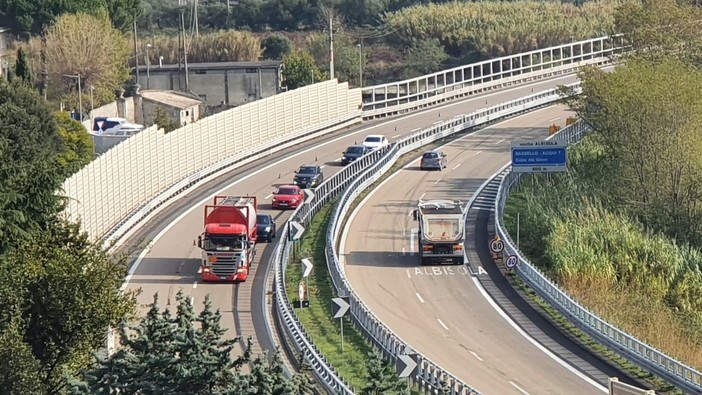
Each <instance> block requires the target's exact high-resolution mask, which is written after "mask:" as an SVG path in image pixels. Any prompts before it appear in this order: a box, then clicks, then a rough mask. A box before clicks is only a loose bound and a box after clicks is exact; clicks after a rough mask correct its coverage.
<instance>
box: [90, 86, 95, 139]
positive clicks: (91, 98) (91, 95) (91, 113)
mask: <svg viewBox="0 0 702 395" xmlns="http://www.w3.org/2000/svg"><path fill="white" fill-rule="evenodd" d="M94 90H95V87H94V86H92V85H90V127H91V128H92V127H93V126H92V125H93V123H94V122H93V110H94V109H95V108H94V107H93V91H94Z"/></svg>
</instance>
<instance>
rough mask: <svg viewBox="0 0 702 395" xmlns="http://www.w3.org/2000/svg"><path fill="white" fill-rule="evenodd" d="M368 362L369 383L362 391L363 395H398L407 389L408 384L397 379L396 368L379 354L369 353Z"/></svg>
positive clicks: (375, 352)
mask: <svg viewBox="0 0 702 395" xmlns="http://www.w3.org/2000/svg"><path fill="white" fill-rule="evenodd" d="M368 360H369V363H368V383H367V384H366V386H365V387H363V388H362V389H361V394H362V395H385V394H398V393H401V392H402V391H403V389H405V388H407V383H405V382H403V381H402V380H400V379H399V378H398V377H397V374H396V373H395V368H394V367H393V366H392V365H391V364H390V363H389V362H388V361H386V360H385V359H383V356H382V355H381V354H380V353H379V352H377V351H372V352H369V353H368Z"/></svg>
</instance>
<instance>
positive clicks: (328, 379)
mask: <svg viewBox="0 0 702 395" xmlns="http://www.w3.org/2000/svg"><path fill="white" fill-rule="evenodd" d="M570 86H571V87H573V88H575V89H579V87H580V85H579V83H577V84H573V85H570ZM559 99H560V96H559V94H558V90H557V89H550V90H547V91H543V92H540V93H536V94H533V95H529V96H527V97H524V98H520V99H516V100H512V101H509V102H506V103H503V104H500V105H496V106H492V107H488V108H485V109H482V110H478V111H475V112H473V113H470V114H465V115H459V116H456V117H454V118H452V119H450V120H448V121H445V122H440V123H437V124H435V125H433V126H431V127H429V128H426V129H424V130H421V131H419V132H417V133H415V134H412V135H411V136H408V137H406V138H404V139H401V140H399V141H397V142H395V143H393V144H392V145H390V146H389V147H386V148H384V149H382V150H378V151H375V152H373V153H371V154H369V155H367V156H364V157H362V158H361V159H360V160H359V161H357V162H355V163H352V164H351V165H349V166H347V167H346V168H344V170H342V171H341V172H339V173H337V174H336V175H334V176H333V177H331V178H329V179H327V180H326V181H325V182H324V183H322V184H321V185H320V186H319V187H318V188H316V189H315V191H314V197H312V198H311V199H309V200H308V201H306V202H305V203H304V204H302V205H301V206H300V207H299V208H298V209H296V211H295V212H294V213H293V215H292V216H291V217H290V221H294V222H297V223H299V224H301V225H303V226H306V225H308V224H309V223H310V221H311V219H312V217H313V216H314V215H315V214H317V213H318V212H319V211H320V210H321V208H322V207H323V206H324V204H326V203H328V202H329V201H331V200H332V199H334V198H336V197H337V196H338V195H339V194H341V198H340V201H339V204H338V205H337V206H336V207H335V208H334V212H333V214H332V218H331V220H330V223H329V229H328V233H327V251H326V257H327V266H328V268H329V272H330V275H331V278H332V281H333V283H334V287H335V288H336V290H337V293H338V295H339V296H343V297H348V298H349V301H350V304H351V308H350V312H351V316H352V319H353V321H354V323H355V324H356V325H357V326H358V327H359V329H360V330H361V332H362V333H363V334H364V335H365V336H366V338H367V339H368V340H369V341H370V342H372V343H373V344H374V345H375V346H376V347H378V348H379V349H381V350H383V353H384V354H385V356H386V358H388V359H391V360H392V361H393V362H397V359H399V358H402V357H403V356H404V355H405V354H417V355H416V357H415V358H416V359H417V368H416V369H415V370H414V372H412V374H411V375H410V376H409V378H410V380H411V381H412V382H413V383H414V384H415V385H416V386H417V387H419V388H420V389H424V390H438V389H439V388H441V387H444V388H446V387H448V388H449V389H450V390H451V393H452V394H457V395H468V394H479V392H478V391H477V390H476V389H474V388H472V387H471V386H470V385H469V384H468V383H465V382H463V381H462V380H460V379H459V378H458V377H456V376H454V375H453V374H451V373H450V372H448V371H446V370H445V369H443V368H441V367H440V366H438V365H437V364H436V363H434V362H433V361H431V360H430V359H428V358H426V357H425V356H423V355H421V354H418V353H416V352H415V351H413V350H412V348H411V346H410V345H409V344H408V343H406V342H404V341H403V340H402V339H400V338H399V336H397V335H396V334H395V333H394V332H393V331H392V330H391V329H390V328H388V327H387V326H385V324H384V323H383V322H382V321H381V320H380V319H378V318H377V317H376V316H375V314H373V312H372V311H371V310H370V309H369V308H368V307H367V306H366V305H365V304H364V303H363V301H362V300H361V299H360V298H359V297H358V295H356V294H355V292H354V291H353V289H352V287H351V286H350V284H349V283H348V281H347V280H346V277H345V275H344V271H343V267H342V266H341V265H340V263H339V257H338V253H337V250H336V245H337V243H338V241H339V240H338V239H339V236H340V233H341V228H342V224H343V221H344V218H345V217H346V214H347V212H348V210H349V209H350V206H351V204H352V203H353V201H354V199H355V198H356V197H357V196H358V195H359V194H360V193H362V192H363V191H364V190H365V189H366V188H368V187H369V186H370V185H372V184H373V183H374V182H375V181H376V180H378V179H379V178H380V177H381V176H382V175H383V174H384V173H385V172H387V171H388V170H389V169H390V168H391V167H392V166H393V164H394V163H395V162H396V161H397V160H398V159H399V157H400V156H402V155H403V154H405V153H407V152H410V151H413V150H415V149H417V148H419V147H421V146H423V145H426V144H429V143H432V142H434V141H437V140H440V139H443V138H445V137H448V136H450V135H453V134H455V133H459V132H462V131H465V130H468V129H471V128H475V127H479V126H484V125H487V124H488V123H490V122H493V121H496V120H499V119H502V118H505V117H508V116H513V115H517V114H520V113H523V112H528V111H532V110H534V109H537V108H540V107H543V106H548V105H552V104H554V103H555V102H556V101H557V100H559ZM288 236H289V235H288V226H287V224H286V226H284V227H283V232H282V235H281V238H280V239H281V242H280V243H279V244H278V246H277V248H276V251H275V253H274V256H273V259H274V264H275V294H276V298H275V303H276V309H277V310H278V311H277V312H278V314H277V317H278V320H279V323H280V325H281V326H282V328H283V329H284V330H285V331H286V334H287V335H288V338H289V339H291V340H292V342H293V345H294V348H295V349H296V350H297V351H299V352H300V354H302V355H303V356H304V358H305V359H306V360H307V361H308V362H309V364H310V366H312V369H313V371H314V373H315V375H316V376H317V378H318V379H319V381H320V382H322V383H323V384H324V385H325V387H326V389H327V390H328V391H329V392H331V393H336V394H354V393H355V392H354V389H353V388H352V387H351V386H350V385H349V384H348V383H347V382H346V381H344V379H343V378H342V377H340V376H339V375H338V373H337V372H336V370H335V369H334V367H333V366H330V364H329V363H328V362H327V361H326V359H325V358H324V356H323V355H322V354H321V352H320V351H319V349H318V348H317V347H316V346H315V345H314V341H313V340H312V339H311V338H310V336H309V335H308V334H307V332H306V331H305V328H304V327H303V326H302V325H301V324H300V321H299V319H298V318H297V315H296V313H295V310H294V309H293V306H292V303H291V301H290V298H289V295H288V294H287V290H286V287H285V273H286V270H287V267H288V265H289V264H290V257H291V255H292V247H293V242H291V241H289V240H288V238H289V237H288ZM330 313H331V312H330Z"/></svg>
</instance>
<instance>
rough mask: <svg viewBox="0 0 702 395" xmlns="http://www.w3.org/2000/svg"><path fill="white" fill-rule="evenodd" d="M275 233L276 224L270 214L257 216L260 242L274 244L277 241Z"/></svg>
mask: <svg viewBox="0 0 702 395" xmlns="http://www.w3.org/2000/svg"><path fill="white" fill-rule="evenodd" d="M275 231H276V228H275V222H274V221H273V217H271V215H270V214H258V215H256V232H257V233H258V240H259V241H266V242H268V243H270V242H272V241H273V239H275Z"/></svg>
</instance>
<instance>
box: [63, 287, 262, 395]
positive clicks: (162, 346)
mask: <svg viewBox="0 0 702 395" xmlns="http://www.w3.org/2000/svg"><path fill="white" fill-rule="evenodd" d="M188 299H189V298H187V297H186V296H185V295H184V294H183V293H182V292H179V293H178V294H177V295H176V300H177V302H178V304H177V308H176V313H175V316H172V315H171V314H170V312H169V311H168V310H166V311H164V312H163V313H161V312H160V310H159V307H158V296H157V295H156V296H154V302H153V304H152V305H151V308H150V309H149V312H148V313H147V314H146V316H145V317H144V318H143V319H142V320H141V322H140V323H139V324H138V325H137V326H136V327H133V328H129V327H127V326H126V325H123V326H122V328H121V329H120V348H119V350H118V351H117V352H116V353H115V354H113V355H112V356H111V357H109V358H107V359H100V360H98V361H97V362H98V364H97V366H96V367H95V368H93V369H91V370H89V371H87V372H85V374H84V375H83V376H84V381H83V382H72V383H71V384H72V388H71V393H72V394H113V393H115V391H116V390H117V389H119V393H120V395H130V394H144V393H147V394H164V395H166V394H174V395H201V394H202V395H205V394H208V395H209V394H241V393H245V389H246V388H247V387H248V384H249V383H248V381H247V380H244V379H243V377H242V375H241V373H239V372H238V368H239V367H240V366H241V365H242V364H243V363H244V362H243V361H245V360H246V358H248V355H249V354H250V348H249V352H246V353H244V358H238V359H235V360H233V359H232V357H231V352H232V350H233V349H234V347H235V346H236V344H237V342H238V339H230V340H225V339H223V335H224V333H225V331H224V330H223V329H222V327H221V325H220V319H221V314H220V313H219V311H213V310H212V304H211V302H210V298H209V296H208V297H207V298H206V299H205V303H204V309H203V311H202V312H201V313H200V314H199V315H196V314H195V312H194V309H193V307H192V306H191V305H190V303H189V300H188ZM130 334H131V336H129V335H130ZM249 344H250V343H249ZM266 368H267V367H266V366H262V369H264V370H265V369H266ZM266 374H267V372H265V371H263V372H259V373H258V375H259V376H265V375H266Z"/></svg>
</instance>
